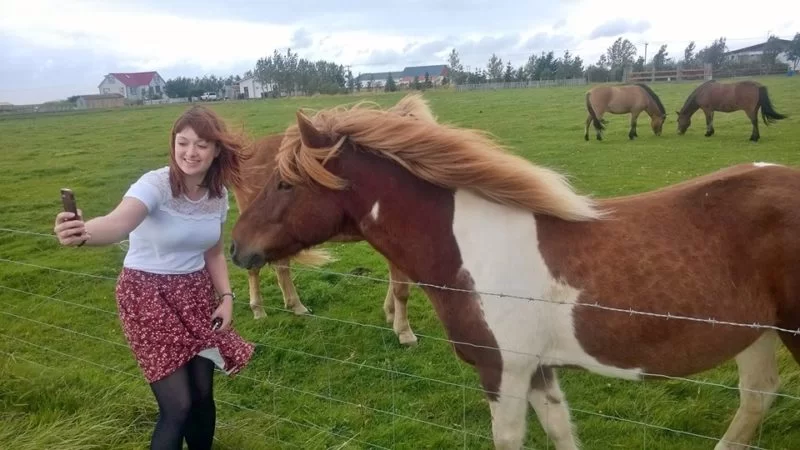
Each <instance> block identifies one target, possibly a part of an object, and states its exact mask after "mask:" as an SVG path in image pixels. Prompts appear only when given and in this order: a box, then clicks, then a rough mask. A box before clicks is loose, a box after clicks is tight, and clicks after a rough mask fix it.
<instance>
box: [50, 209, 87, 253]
mask: <svg viewBox="0 0 800 450" xmlns="http://www.w3.org/2000/svg"><path fill="white" fill-rule="evenodd" d="M81 217H82V213H81V210H80V209H79V210H78V216H77V217H75V215H74V214H73V213H71V212H60V213H58V215H56V224H55V227H54V228H53V231H54V232H55V233H56V237H58V242H60V243H61V245H65V246H77V245H80V244H81V243H82V242H84V241H86V240H87V239H89V234H88V233H87V232H86V226H85V224H84V222H83V220H81Z"/></svg>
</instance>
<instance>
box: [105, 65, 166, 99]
mask: <svg viewBox="0 0 800 450" xmlns="http://www.w3.org/2000/svg"><path fill="white" fill-rule="evenodd" d="M166 85H167V83H166V82H165V81H164V79H163V78H161V75H159V74H158V72H132V73H114V72H112V73H109V74H108V75H106V76H105V77H104V78H103V81H102V82H101V83H100V85H98V86H97V88H98V89H99V90H100V94H101V95H102V94H121V95H122V96H123V97H125V98H127V99H130V100H146V99H151V98H161V97H162V96H164V95H165V88H166Z"/></svg>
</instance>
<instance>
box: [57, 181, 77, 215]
mask: <svg viewBox="0 0 800 450" xmlns="http://www.w3.org/2000/svg"><path fill="white" fill-rule="evenodd" d="M61 203H62V204H63V205H64V211H67V212H71V213H74V214H75V218H76V219H80V216H78V206H77V205H76V204H75V194H74V193H72V189H67V188H62V189H61Z"/></svg>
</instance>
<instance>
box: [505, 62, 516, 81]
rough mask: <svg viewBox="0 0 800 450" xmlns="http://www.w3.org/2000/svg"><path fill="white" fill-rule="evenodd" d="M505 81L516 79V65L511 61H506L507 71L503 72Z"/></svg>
mask: <svg viewBox="0 0 800 450" xmlns="http://www.w3.org/2000/svg"><path fill="white" fill-rule="evenodd" d="M503 81H505V82H509V81H514V67H513V66H512V65H511V61H508V62H507V63H506V71H505V73H504V74H503Z"/></svg>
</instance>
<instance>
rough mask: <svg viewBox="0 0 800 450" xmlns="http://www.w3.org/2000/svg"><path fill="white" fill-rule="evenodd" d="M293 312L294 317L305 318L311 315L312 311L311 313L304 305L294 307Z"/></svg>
mask: <svg viewBox="0 0 800 450" xmlns="http://www.w3.org/2000/svg"><path fill="white" fill-rule="evenodd" d="M292 312H293V313H294V315H296V316H305V315H306V314H311V311H309V310H308V308H306V307H305V306H303V305H296V306H294V307H293V308H292Z"/></svg>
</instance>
